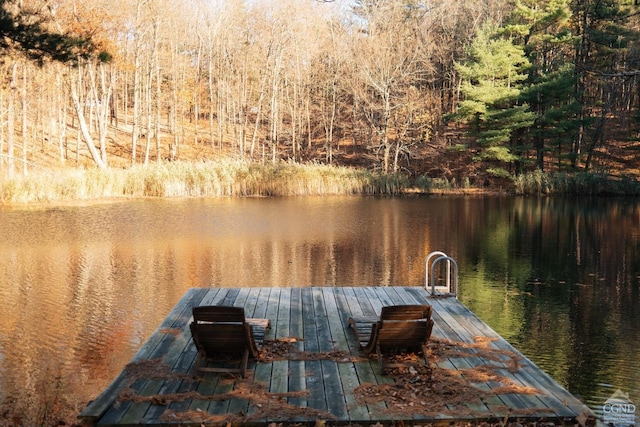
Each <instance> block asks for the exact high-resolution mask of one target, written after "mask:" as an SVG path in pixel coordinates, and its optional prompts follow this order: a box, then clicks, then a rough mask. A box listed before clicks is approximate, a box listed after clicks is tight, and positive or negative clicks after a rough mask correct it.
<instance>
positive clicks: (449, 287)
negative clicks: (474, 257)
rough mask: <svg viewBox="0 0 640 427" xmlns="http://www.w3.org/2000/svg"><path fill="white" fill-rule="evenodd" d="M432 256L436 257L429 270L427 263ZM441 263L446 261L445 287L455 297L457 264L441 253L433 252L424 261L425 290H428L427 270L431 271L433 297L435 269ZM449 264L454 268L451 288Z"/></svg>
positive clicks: (456, 292) (434, 291) (433, 292)
mask: <svg viewBox="0 0 640 427" xmlns="http://www.w3.org/2000/svg"><path fill="white" fill-rule="evenodd" d="M434 256H438V258H436V259H435V260H434V261H433V262H432V263H431V268H429V261H430V260H431V258H433V257H434ZM441 261H447V277H446V281H445V283H446V287H447V289H448V291H449V294H451V295H454V296H457V295H458V263H457V262H456V260H455V259H453V258H451V257H450V256H449V255H447V254H446V253H444V252H442V251H434V252H431V253H430V254H429V255H428V256H427V259H426V260H425V277H424V278H425V288H427V289H428V288H429V270H431V295H435V293H436V275H435V267H436V265H437V264H438V263H439V262H441ZM451 264H453V267H454V280H453V287H452V281H451Z"/></svg>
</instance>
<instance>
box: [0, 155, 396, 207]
mask: <svg viewBox="0 0 640 427" xmlns="http://www.w3.org/2000/svg"><path fill="white" fill-rule="evenodd" d="M407 185H408V182H407V180H406V179H405V178H403V177H401V176H396V175H374V174H372V173H370V172H368V171H366V170H364V169H355V168H349V167H336V166H327V165H321V164H305V165H302V164H297V163H278V164H257V163H248V162H243V161H234V160H223V161H209V162H172V163H162V164H154V165H139V166H134V167H131V168H128V169H115V168H110V169H105V170H100V169H74V170H63V171H60V172H56V173H52V172H37V173H32V174H29V175H26V176H23V175H18V176H15V177H11V178H4V179H1V180H0V203H3V204H29V203H59V202H70V201H87V200H98V199H113V198H139V197H226V196H307V195H338V194H341V195H345V194H396V193H399V192H401V191H402V190H403V189H404V188H405V187H406V186H407Z"/></svg>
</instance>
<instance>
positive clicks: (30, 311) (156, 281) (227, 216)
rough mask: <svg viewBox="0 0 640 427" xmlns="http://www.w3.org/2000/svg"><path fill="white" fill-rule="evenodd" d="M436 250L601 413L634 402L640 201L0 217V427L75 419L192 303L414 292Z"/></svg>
mask: <svg viewBox="0 0 640 427" xmlns="http://www.w3.org/2000/svg"><path fill="white" fill-rule="evenodd" d="M435 250H442V251H444V252H446V253H447V254H449V255H450V256H452V257H453V258H455V259H456V260H457V262H458V265H459V266H460V299H461V300H462V302H463V303H464V304H465V305H467V306H468V307H469V308H470V309H472V310H473V311H474V312H475V313H476V314H478V316H479V317H480V318H482V319H483V320H484V321H485V322H487V323H488V324H489V325H490V326H491V327H493V328H494V329H495V330H496V331H497V332H498V333H500V334H501V335H502V336H504V337H505V338H506V339H507V340H508V341H510V342H511V343H512V344H514V345H515V347H516V348H518V349H519V350H520V351H522V352H523V353H524V354H525V355H526V356H527V357H529V358H530V359H532V360H533V361H534V362H535V363H536V364H538V365H539V366H540V367H542V368H543V369H544V370H546V371H547V372H548V373H549V374H550V375H552V376H553V377H554V378H555V379H556V380H557V381H558V382H559V383H561V384H562V385H563V386H565V387H566V388H567V389H568V390H569V391H571V392H572V393H574V394H575V395H577V396H579V397H580V398H582V399H583V400H584V401H585V403H587V404H588V405H589V406H591V407H592V408H593V409H594V410H596V411H597V412H600V409H601V408H602V405H603V403H604V401H605V400H606V399H607V398H608V397H609V396H611V395H612V394H613V393H614V392H615V391H616V390H618V389H619V390H621V391H622V392H624V393H629V397H630V398H631V400H633V401H634V402H635V403H636V404H638V402H640V284H639V282H640V201H638V200H626V199H625V200H623V199H579V200H574V199H555V198H546V199H535V198H531V199H529V198H492V197H478V198H469V197H465V198H456V197H435V198H432V197H416V198H365V197H323V198H314V197H308V198H278V199H207V200H202V199H189V200H141V201H127V202H118V203H109V204H96V205H91V206H83V207H40V208H6V207H5V208H0V301H1V302H2V305H1V306H0V313H2V315H1V317H0V319H1V320H0V425H2V424H3V422H4V423H5V424H7V422H8V424H9V425H11V424H12V423H14V424H27V425H40V424H44V423H46V422H51V421H55V420H58V419H64V420H66V421H67V422H73V421H74V417H75V415H76V414H77V412H79V411H80V410H81V409H82V408H84V405H86V403H87V402H88V401H89V400H90V399H92V398H94V397H95V396H96V395H97V394H99V392H100V391H102V389H104V388H105V387H106V386H107V385H108V384H109V383H110V382H111V381H112V380H113V379H114V378H115V376H116V375H117V374H118V373H119V372H120V371H121V370H122V368H123V367H124V366H125V365H126V364H127V362H128V361H129V360H130V359H131V357H132V356H133V354H134V353H135V352H136V351H137V350H138V349H139V348H140V346H141V345H142V344H143V343H144V342H145V341H146V339H147V338H148V337H149V336H150V335H151V333H152V332H153V331H154V330H155V328H156V327H157V326H158V325H159V324H160V322H161V321H162V319H163V318H164V317H165V316H166V314H167V313H168V312H169V310H170V309H171V308H172V307H173V306H174V304H175V303H176V302H178V300H179V299H180V298H181V297H182V296H183V294H184V293H185V292H186V290H187V289H189V288H192V287H209V286H213V287H242V286H301V287H302V286H310V285H316V286H361V285H379V286H385V285H415V286H421V285H423V283H424V260H425V258H426V256H427V255H428V254H429V253H430V252H431V251H435ZM639 406H640V405H639Z"/></svg>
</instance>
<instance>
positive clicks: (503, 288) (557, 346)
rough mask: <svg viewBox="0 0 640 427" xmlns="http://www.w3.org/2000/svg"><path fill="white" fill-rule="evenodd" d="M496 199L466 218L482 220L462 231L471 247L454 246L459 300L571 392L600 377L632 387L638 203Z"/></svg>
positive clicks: (637, 316) (585, 390)
mask: <svg viewBox="0 0 640 427" xmlns="http://www.w3.org/2000/svg"><path fill="white" fill-rule="evenodd" d="M503 203H504V202H503V201H500V200H487V201H484V202H483V203H482V205H484V206H483V207H482V208H481V209H477V210H476V214H475V215H474V217H473V218H467V219H465V220H466V221H467V222H471V223H474V222H475V223H483V224H484V226H483V227H480V226H478V227H477V228H476V227H471V228H467V229H468V230H470V231H471V232H472V233H476V234H477V235H476V236H474V237H473V238H470V239H468V240H469V241H473V242H475V244H474V246H473V247H469V246H468V245H467V246H462V245H461V247H463V248H464V249H463V252H464V253H465V259H466V260H465V262H463V263H462V264H463V266H464V269H465V270H464V274H465V278H466V279H468V280H466V281H465V283H464V285H465V288H464V297H463V299H464V300H465V301H466V300H468V301H469V305H470V306H472V307H471V308H472V309H473V310H474V311H476V312H477V313H478V314H479V315H480V316H481V317H483V318H484V319H485V320H487V321H488V322H489V323H491V324H492V325H493V326H494V327H495V328H496V329H497V330H498V331H499V332H500V333H501V334H503V335H505V336H507V337H509V339H511V340H512V341H513V342H514V343H515V344H516V345H517V346H518V347H519V348H521V349H522V350H523V351H524V352H525V353H526V354H527V355H529V356H530V357H531V358H532V359H534V361H536V362H537V363H539V364H540V365H542V366H543V367H544V368H545V369H546V370H547V371H548V372H549V373H550V374H551V375H553V376H554V377H555V378H556V379H557V380H559V381H560V382H561V383H563V384H564V385H566V386H567V387H568V388H569V389H570V390H571V391H572V392H574V393H577V394H579V395H583V396H587V397H588V396H589V394H590V393H593V391H594V390H596V389H597V387H598V384H599V383H602V382H603V381H613V382H615V381H618V382H619V383H618V384H619V385H618V386H619V387H625V386H626V387H628V388H629V389H631V388H633V387H635V384H637V382H638V377H637V375H638V373H635V374H631V375H629V373H628V372H626V373H622V374H621V370H622V366H621V365H625V366H626V365H627V364H628V360H629V358H637V357H638V355H637V353H638V352H637V350H638V349H637V343H638V332H637V331H638V330H639V329H640V313H639V311H638V309H637V307H638V302H639V301H640V298H639V293H640V291H639V286H638V276H639V272H638V269H639V268H640V262H639V261H640V260H639V259H638V257H639V256H640V254H639V253H638V250H637V248H638V247H639V242H638V236H639V235H640V224H639V223H640V220H639V219H640V215H639V214H640V211H639V208H638V204H637V203H633V202H628V201H618V200H608V199H586V200H567V199H555V198H545V199H526V198H522V199H516V200H515V201H514V202H513V204H512V205H510V206H506V205H505V206H500V205H501V204H503ZM509 203H511V201H510V202H509ZM539 355H544V356H543V357H539ZM625 359H626V360H627V361H626V362H624V363H622V362H623V361H624V360H625ZM639 363H640V360H639ZM634 375H635V377H634Z"/></svg>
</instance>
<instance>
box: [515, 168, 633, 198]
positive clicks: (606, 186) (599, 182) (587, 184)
mask: <svg viewBox="0 0 640 427" xmlns="http://www.w3.org/2000/svg"><path fill="white" fill-rule="evenodd" d="M514 189H515V193H516V194H518V195H569V196H637V195H640V181H638V179H637V178H636V177H634V176H627V175H621V176H619V177H617V176H612V175H609V174H606V173H592V172H579V173H572V174H569V173H565V172H553V173H545V172H542V171H540V170H536V171H534V172H529V173H526V174H522V175H519V176H517V177H516V178H515V180H514Z"/></svg>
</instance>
